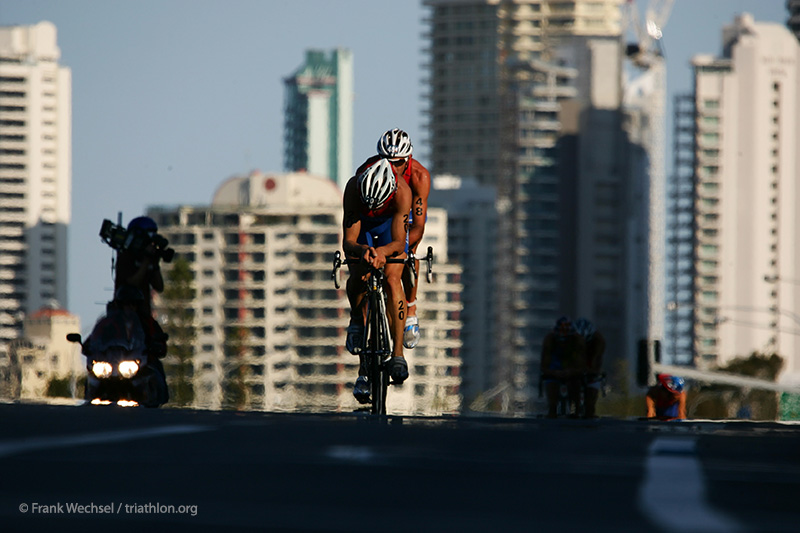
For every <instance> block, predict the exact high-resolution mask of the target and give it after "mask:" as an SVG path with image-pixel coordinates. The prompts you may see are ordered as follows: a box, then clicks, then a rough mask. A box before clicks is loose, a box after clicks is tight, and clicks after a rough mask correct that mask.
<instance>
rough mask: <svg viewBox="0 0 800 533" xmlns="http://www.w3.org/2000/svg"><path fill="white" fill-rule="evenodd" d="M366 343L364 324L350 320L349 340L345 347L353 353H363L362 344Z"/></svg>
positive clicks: (348, 327) (348, 328)
mask: <svg viewBox="0 0 800 533" xmlns="http://www.w3.org/2000/svg"><path fill="white" fill-rule="evenodd" d="M362 344H364V326H362V325H361V324H356V323H353V322H352V321H351V322H350V325H349V326H347V341H346V342H345V347H346V348H347V351H348V352H350V353H351V354H353V355H358V354H360V353H361V346H362Z"/></svg>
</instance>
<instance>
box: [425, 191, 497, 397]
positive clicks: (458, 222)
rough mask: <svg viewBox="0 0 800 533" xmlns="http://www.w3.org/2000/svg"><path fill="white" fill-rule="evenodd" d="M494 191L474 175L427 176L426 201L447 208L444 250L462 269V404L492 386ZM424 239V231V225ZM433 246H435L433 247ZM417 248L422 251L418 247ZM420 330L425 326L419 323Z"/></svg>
mask: <svg viewBox="0 0 800 533" xmlns="http://www.w3.org/2000/svg"><path fill="white" fill-rule="evenodd" d="M495 200H496V193H495V189H494V187H492V186H490V185H480V184H479V183H478V182H477V180H475V179H474V178H471V179H468V178H458V177H456V176H450V175H440V176H435V177H434V178H433V183H432V188H431V194H430V197H429V199H428V205H429V206H435V207H439V208H443V209H445V210H446V212H447V250H448V257H449V258H450V260H451V261H452V262H453V263H456V264H458V265H460V266H461V268H462V269H463V275H462V278H461V279H462V285H463V286H464V289H465V290H464V291H463V292H462V293H461V302H462V304H463V306H464V309H463V311H462V313H461V322H462V329H461V336H460V339H461V342H462V348H461V359H462V373H461V391H462V396H463V398H464V405H463V407H462V409H468V408H469V406H470V404H472V403H473V402H474V401H475V400H476V399H478V398H479V397H482V396H483V393H485V392H486V391H488V390H490V389H491V388H492V387H493V379H492V378H493V369H494V357H493V355H494V352H493V350H494V343H493V342H492V339H493V337H494V328H493V327H492V317H493V316H494V308H493V306H494V288H495V286H496V284H495V272H494V262H495V243H496V241H497V211H496V210H495ZM425 235H426V238H427V236H428V235H429V230H427V229H426V230H425ZM437 249H438V248H437ZM420 250H421V251H422V252H424V250H423V249H422V248H420ZM422 327H423V329H424V327H425V325H424V324H422Z"/></svg>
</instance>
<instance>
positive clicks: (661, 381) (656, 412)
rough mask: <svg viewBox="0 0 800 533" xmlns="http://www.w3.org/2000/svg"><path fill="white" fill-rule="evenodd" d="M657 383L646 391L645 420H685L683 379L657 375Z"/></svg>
mask: <svg viewBox="0 0 800 533" xmlns="http://www.w3.org/2000/svg"><path fill="white" fill-rule="evenodd" d="M656 378H657V379H658V383H656V384H655V385H654V386H652V387H650V389H649V390H648V391H647V397H646V399H645V401H646V402H647V418H655V419H658V420H685V419H686V390H685V387H684V381H683V378H680V377H677V376H671V375H669V374H658V376H656Z"/></svg>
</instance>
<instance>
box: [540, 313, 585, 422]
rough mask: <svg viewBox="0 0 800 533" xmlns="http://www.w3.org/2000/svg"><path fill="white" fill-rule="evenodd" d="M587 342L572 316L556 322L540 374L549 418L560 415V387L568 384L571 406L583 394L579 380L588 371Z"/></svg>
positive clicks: (547, 337) (546, 339) (546, 343)
mask: <svg viewBox="0 0 800 533" xmlns="http://www.w3.org/2000/svg"><path fill="white" fill-rule="evenodd" d="M585 351H586V343H585V341H584V339H583V337H581V336H580V335H579V334H578V332H577V331H576V330H575V326H574V325H573V324H572V320H571V319H570V318H569V317H566V316H562V317H561V318H559V319H558V320H557V321H556V325H555V327H554V328H553V331H551V332H549V333H548V334H547V335H545V337H544V341H543V342H542V360H541V374H542V378H543V380H544V386H545V394H546V395H547V416H548V418H555V417H556V416H557V414H558V397H559V388H560V386H561V383H562V382H566V383H567V387H568V390H569V403H570V405H576V404H577V403H578V396H579V394H580V378H581V376H582V375H583V370H584V368H585V363H584V358H585Z"/></svg>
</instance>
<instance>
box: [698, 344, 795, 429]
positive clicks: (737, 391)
mask: <svg viewBox="0 0 800 533" xmlns="http://www.w3.org/2000/svg"><path fill="white" fill-rule="evenodd" d="M781 368H783V359H782V358H781V357H780V356H779V355H777V354H769V355H762V354H759V353H758V352H753V353H752V354H751V355H750V356H749V357H737V358H736V359H733V360H732V361H730V362H729V363H728V364H727V365H726V366H724V367H720V368H719V370H720V371H723V372H728V373H731V374H739V375H742V376H749V377H754V378H758V379H763V380H767V381H776V380H777V379H778V374H779V373H780V371H781ZM778 404H779V402H778V394H777V393H776V392H774V391H768V390H761V389H747V388H743V387H738V386H734V385H718V384H709V385H701V386H700V387H697V388H694V387H693V388H691V389H689V393H688V395H687V406H688V407H687V410H688V415H689V416H690V417H691V418H710V419H716V418H733V417H740V418H748V419H753V420H775V419H776V418H778Z"/></svg>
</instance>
